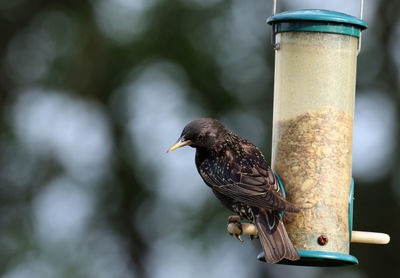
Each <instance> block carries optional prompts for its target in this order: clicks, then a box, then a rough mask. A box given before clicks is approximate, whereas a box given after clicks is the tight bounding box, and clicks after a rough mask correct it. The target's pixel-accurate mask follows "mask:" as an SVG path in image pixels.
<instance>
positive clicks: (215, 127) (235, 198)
mask: <svg viewBox="0 0 400 278" xmlns="http://www.w3.org/2000/svg"><path fill="white" fill-rule="evenodd" d="M183 146H191V147H193V148H196V167H197V170H198V172H199V173H200V176H201V177H202V179H203V180H204V182H205V183H206V184H207V185H208V186H209V187H210V188H211V190H212V191H213V193H214V194H215V196H216V197H217V198H218V199H219V200H220V201H221V202H222V204H223V205H224V206H225V207H227V208H228V209H230V210H232V211H233V212H235V213H236V214H237V215H235V216H231V217H230V218H229V220H230V221H231V222H236V223H235V224H237V225H238V227H239V228H240V222H238V221H237V220H238V219H247V220H249V221H250V222H251V223H253V224H255V225H256V227H257V230H258V235H259V238H260V242H261V245H262V248H263V250H264V254H265V260H266V262H268V263H277V262H279V261H280V260H282V259H284V258H286V259H289V260H298V259H300V256H299V254H298V253H297V251H296V249H295V248H294V246H293V244H292V242H291V241H290V239H289V237H288V235H287V233H286V230H285V226H284V224H283V221H282V216H281V212H282V211H283V212H284V213H285V215H287V213H289V212H298V211H299V209H298V208H297V207H296V206H294V205H292V204H291V203H289V202H288V201H286V200H285V199H284V197H283V195H282V192H281V191H280V188H279V184H278V182H277V179H276V178H275V175H274V173H273V172H272V170H271V168H270V166H269V165H268V163H267V161H266V160H265V159H264V156H263V155H262V154H261V152H260V151H259V149H258V148H257V147H256V146H254V145H253V144H252V143H250V142H249V141H247V140H246V139H243V138H241V137H239V136H237V135H236V134H234V133H233V132H231V131H229V130H228V129H226V128H225V127H224V126H223V125H222V124H221V123H220V122H218V121H217V120H215V119H211V118H200V119H197V120H194V121H192V122H190V123H189V124H187V125H186V126H185V128H184V129H183V131H182V134H181V136H180V137H179V139H178V141H177V142H176V143H175V144H174V145H173V146H172V147H171V148H169V150H168V151H167V152H170V151H173V150H175V149H177V148H180V147H183ZM239 239H240V237H239ZM240 240H241V239H240Z"/></svg>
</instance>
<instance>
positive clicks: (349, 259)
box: [244, 5, 389, 266]
mask: <svg viewBox="0 0 400 278" xmlns="http://www.w3.org/2000/svg"><path fill="white" fill-rule="evenodd" d="M275 7H276V6H275V5H274V10H275ZM361 7H362V5H361ZM361 10H362V9H361ZM267 22H268V23H269V24H271V25H272V29H273V32H272V44H273V47H274V49H275V87H274V111H273V140H272V168H273V169H274V171H275V172H276V173H277V175H279V176H278V178H279V177H280V179H279V181H280V182H281V183H283V185H284V187H282V189H284V190H285V192H286V198H287V200H288V201H290V202H291V203H293V204H295V205H296V206H297V207H299V209H300V213H298V214H293V215H292V218H293V221H292V222H286V223H285V227H286V230H287V232H288V235H289V237H290V239H291V241H292V243H293V245H294V247H295V248H296V249H297V250H298V252H299V254H300V256H301V259H300V260H299V261H282V263H287V264H296V265H312V266H335V265H351V264H357V263H358V261H357V259H356V258H355V257H354V256H351V255H350V254H349V246H350V241H353V242H365V243H387V242H388V241H389V237H388V235H385V234H378V233H366V232H355V231H354V232H353V231H352V202H353V186H354V183H353V180H352V168H351V165H352V142H353V118H354V99H355V84H356V65H357V55H358V52H359V50H360V45H361V44H360V41H361V37H360V36H361V31H362V30H364V29H366V28H367V24H366V23H365V22H364V21H363V20H361V19H359V18H356V17H353V16H350V15H346V14H343V13H339V12H334V11H327V10H309V9H307V10H296V11H288V12H283V13H280V14H275V12H274V16H271V17H269V18H268V19H267ZM251 228H252V227H251V226H246V227H245V228H244V232H246V229H250V230H248V231H247V233H249V234H252V233H253V234H254V230H253V231H251ZM263 258H264V257H263V253H261V254H260V255H259V259H261V260H263Z"/></svg>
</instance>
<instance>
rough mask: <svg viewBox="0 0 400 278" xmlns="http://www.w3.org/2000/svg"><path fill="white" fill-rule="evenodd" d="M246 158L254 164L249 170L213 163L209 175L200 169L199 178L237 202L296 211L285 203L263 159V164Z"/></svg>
mask: <svg viewBox="0 0 400 278" xmlns="http://www.w3.org/2000/svg"><path fill="white" fill-rule="evenodd" d="M257 151H258V150H257ZM245 157H246V158H245V159H249V161H250V160H251V163H249V162H247V166H246V167H244V166H243V165H242V166H240V165H238V164H233V165H231V168H227V167H223V166H221V165H220V164H219V162H216V163H215V162H214V163H213V162H211V163H209V164H208V165H207V167H206V169H207V170H206V171H202V170H201V169H200V175H201V176H202V178H203V179H204V181H205V182H206V183H207V184H208V185H209V186H210V187H212V188H213V189H214V190H216V191H218V192H219V193H221V194H223V195H226V196H228V197H230V198H232V199H234V200H235V201H238V202H241V203H244V204H247V205H250V206H256V207H262V208H268V209H273V210H285V211H289V212H290V211H297V208H296V207H295V206H293V205H291V204H290V203H288V202H287V201H286V200H285V199H283V197H282V193H281V192H280V188H279V185H278V182H277V180H276V178H275V175H274V173H273V172H272V170H271V168H270V167H269V166H268V164H267V162H266V161H265V160H264V158H263V157H262V156H261V159H262V161H261V160H260V159H253V158H252V157H251V156H249V155H246V156H245ZM249 165H250V166H249Z"/></svg>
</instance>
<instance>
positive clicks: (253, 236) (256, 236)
mask: <svg viewBox="0 0 400 278" xmlns="http://www.w3.org/2000/svg"><path fill="white" fill-rule="evenodd" d="M250 224H253V225H254V226H255V225H256V224H255V223H254V222H250ZM255 238H258V235H250V240H253V239H255Z"/></svg>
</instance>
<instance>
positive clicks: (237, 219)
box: [228, 215, 244, 242]
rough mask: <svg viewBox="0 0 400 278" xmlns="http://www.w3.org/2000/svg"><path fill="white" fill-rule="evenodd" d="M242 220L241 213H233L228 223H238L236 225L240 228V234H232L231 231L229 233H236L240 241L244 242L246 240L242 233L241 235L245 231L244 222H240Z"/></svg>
mask: <svg viewBox="0 0 400 278" xmlns="http://www.w3.org/2000/svg"><path fill="white" fill-rule="evenodd" d="M240 220H241V218H240V216H239V215H231V216H229V217H228V225H229V224H231V223H232V224H234V225H236V227H237V228H238V229H239V230H240V234H231V233H229V234H230V235H231V236H233V235H235V237H236V238H237V239H238V240H239V241H241V242H243V241H244V240H243V239H242V238H241V237H240V235H241V234H242V232H243V230H242V223H240Z"/></svg>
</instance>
